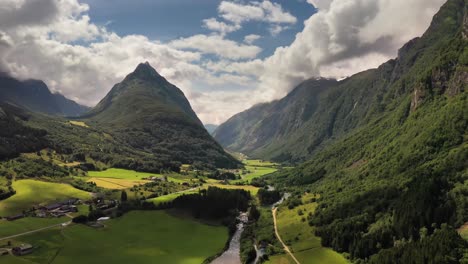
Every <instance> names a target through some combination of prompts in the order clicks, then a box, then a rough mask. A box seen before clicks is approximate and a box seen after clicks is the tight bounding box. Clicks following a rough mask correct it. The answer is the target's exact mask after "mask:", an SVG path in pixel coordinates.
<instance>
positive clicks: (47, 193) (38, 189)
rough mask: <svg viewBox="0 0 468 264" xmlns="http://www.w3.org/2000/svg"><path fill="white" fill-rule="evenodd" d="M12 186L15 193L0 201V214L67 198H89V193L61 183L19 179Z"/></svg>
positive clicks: (13, 212) (4, 214)
mask: <svg viewBox="0 0 468 264" xmlns="http://www.w3.org/2000/svg"><path fill="white" fill-rule="evenodd" d="M13 188H14V189H15V190H16V194H15V195H13V196H11V197H10V198H8V199H6V200H3V201H0V216H10V215H14V214H19V213H21V212H22V211H23V210H27V209H29V208H31V207H32V206H34V205H39V204H44V203H52V202H55V201H60V200H64V199H67V198H72V197H74V198H79V199H88V198H90V194H89V193H87V192H85V191H81V190H78V189H75V188H73V187H72V186H71V185H68V184H62V183H51V182H42V181H36V180H19V181H15V182H13Z"/></svg>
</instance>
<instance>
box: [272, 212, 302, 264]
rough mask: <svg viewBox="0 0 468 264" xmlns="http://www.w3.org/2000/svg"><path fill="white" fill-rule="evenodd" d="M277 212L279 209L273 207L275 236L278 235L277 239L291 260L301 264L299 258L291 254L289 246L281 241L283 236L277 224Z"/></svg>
mask: <svg viewBox="0 0 468 264" xmlns="http://www.w3.org/2000/svg"><path fill="white" fill-rule="evenodd" d="M276 211H278V207H273V209H272V210H271V212H272V214H273V225H274V226H275V234H276V237H277V238H278V240H279V242H280V243H281V244H282V245H283V247H284V251H286V252H287V253H288V254H289V255H290V256H291V258H292V259H293V260H294V261H295V262H296V264H301V263H300V262H299V260H297V258H296V257H295V256H294V254H293V253H292V252H291V250H290V249H289V247H288V246H286V244H285V243H284V242H283V240H282V239H281V236H280V234H279V232H278V225H277V224H276Z"/></svg>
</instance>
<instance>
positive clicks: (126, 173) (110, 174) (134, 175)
mask: <svg viewBox="0 0 468 264" xmlns="http://www.w3.org/2000/svg"><path fill="white" fill-rule="evenodd" d="M88 176H90V177H93V178H114V179H121V180H141V179H143V178H149V177H151V176H156V177H162V176H163V175H161V174H158V173H149V172H138V171H133V170H126V169H116V168H111V169H107V170H104V171H89V172H88ZM165 176H167V178H168V180H169V181H172V182H177V183H182V182H186V181H188V179H189V178H188V177H185V176H182V175H176V174H169V175H165Z"/></svg>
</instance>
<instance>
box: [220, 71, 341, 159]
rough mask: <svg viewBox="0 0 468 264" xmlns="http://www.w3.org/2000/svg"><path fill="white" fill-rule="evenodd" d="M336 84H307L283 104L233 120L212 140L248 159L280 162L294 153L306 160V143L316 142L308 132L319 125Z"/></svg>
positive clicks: (268, 105) (315, 81)
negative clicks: (327, 96) (245, 155)
mask: <svg viewBox="0 0 468 264" xmlns="http://www.w3.org/2000/svg"><path fill="white" fill-rule="evenodd" d="M337 84H338V82H337V81H336V80H330V79H310V80H307V81H305V82H303V83H302V84H300V85H299V86H297V87H296V88H295V89H294V90H293V91H292V92H291V93H289V94H288V95H287V96H286V97H285V98H283V99H281V100H278V101H274V102H271V103H265V104H259V105H256V106H254V107H252V108H251V109H249V110H246V111H244V112H242V113H239V114H237V115H235V116H233V117H232V118H230V119H229V120H227V121H226V122H225V123H223V124H222V125H220V126H219V127H218V128H217V129H216V131H215V132H214V133H213V136H214V137H215V139H216V140H217V141H218V142H220V144H221V145H223V146H224V147H226V148H227V149H230V150H233V151H236V152H241V153H245V154H247V155H249V156H256V157H264V158H269V159H278V158H281V157H282V155H284V154H283V153H289V152H292V151H295V152H296V153H297V154H298V155H303V156H305V155H306V153H307V149H304V147H307V146H306V145H304V142H312V141H313V140H312V139H311V138H312V137H313V135H309V134H310V133H309V132H307V130H309V131H310V130H311V129H309V128H310V127H312V126H314V125H317V124H315V123H311V121H312V122H315V121H313V120H316V117H317V116H320V115H322V114H323V112H324V111H326V109H323V108H324V106H325V104H324V102H323V101H322V98H324V97H325V95H326V94H328V92H329V91H328V90H329V88H331V87H334V86H336V85H337ZM277 153H278V156H277V157H275V155H277ZM287 155H288V157H290V154H287Z"/></svg>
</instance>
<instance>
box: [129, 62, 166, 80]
mask: <svg viewBox="0 0 468 264" xmlns="http://www.w3.org/2000/svg"><path fill="white" fill-rule="evenodd" d="M130 75H131V76H133V77H137V78H144V79H147V78H151V77H153V78H154V77H156V78H162V76H161V75H159V73H158V72H157V71H156V70H155V69H154V68H153V67H152V66H151V65H150V64H149V62H145V63H140V64H138V66H137V67H136V69H135V70H134V71H133V73H131V74H130Z"/></svg>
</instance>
